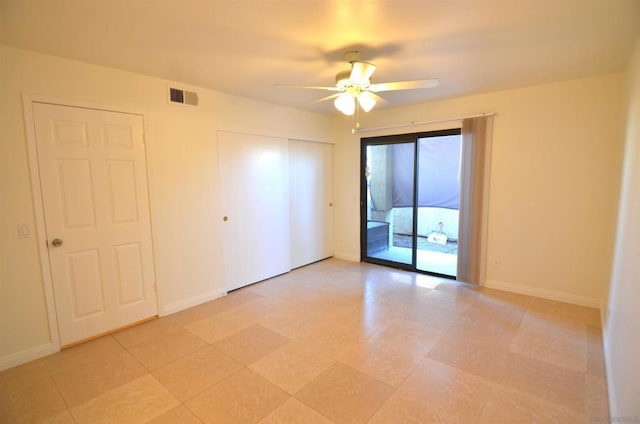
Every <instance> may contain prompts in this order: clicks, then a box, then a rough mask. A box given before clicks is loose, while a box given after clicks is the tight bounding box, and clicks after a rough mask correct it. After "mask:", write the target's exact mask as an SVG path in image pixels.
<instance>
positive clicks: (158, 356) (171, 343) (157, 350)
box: [127, 328, 207, 371]
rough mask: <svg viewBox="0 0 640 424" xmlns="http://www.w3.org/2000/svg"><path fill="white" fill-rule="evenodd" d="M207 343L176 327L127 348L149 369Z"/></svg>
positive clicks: (200, 347) (156, 367)
mask: <svg viewBox="0 0 640 424" xmlns="http://www.w3.org/2000/svg"><path fill="white" fill-rule="evenodd" d="M206 345H207V344H206V343H205V341H204V340H202V339H201V338H199V337H197V336H195V335H194V334H193V333H191V332H189V331H187V330H185V329H183V328H176V329H174V330H172V331H170V332H168V333H165V334H164V335H161V336H158V337H154V338H151V339H149V340H146V341H144V342H142V343H138V344H135V345H133V346H129V347H128V348H127V350H128V351H129V352H131V354H132V355H133V356H134V357H135V358H136V359H137V360H138V361H140V363H141V364H142V365H144V367H145V368H147V369H148V370H149V371H153V370H156V369H158V368H160V367H161V366H163V365H166V364H168V363H170V362H173V361H175V360H176V359H180V358H182V357H183V356H186V355H188V354H190V353H191V352H195V351H196V350H198V349H202V348H203V347H205V346H206Z"/></svg>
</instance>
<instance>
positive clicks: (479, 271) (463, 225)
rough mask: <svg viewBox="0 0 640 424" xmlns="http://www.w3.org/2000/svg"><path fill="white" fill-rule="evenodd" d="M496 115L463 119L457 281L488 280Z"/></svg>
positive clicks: (474, 281)
mask: <svg viewBox="0 0 640 424" xmlns="http://www.w3.org/2000/svg"><path fill="white" fill-rule="evenodd" d="M492 126H493V117H491V116H482V117H478V118H469V119H464V120H463V121H462V166H461V169H462V175H461V182H460V215H459V216H460V218H459V220H460V222H459V237H458V270H457V277H456V278H457V280H459V281H464V282H467V283H473V284H480V283H481V282H482V280H483V279H484V270H485V257H484V256H485V248H484V246H485V243H486V240H485V239H486V234H485V233H486V218H487V216H486V213H487V206H488V205H486V204H484V203H485V201H484V199H485V198H486V197H487V196H486V193H487V192H488V183H489V181H488V175H489V158H490V151H489V150H490V146H491V130H492Z"/></svg>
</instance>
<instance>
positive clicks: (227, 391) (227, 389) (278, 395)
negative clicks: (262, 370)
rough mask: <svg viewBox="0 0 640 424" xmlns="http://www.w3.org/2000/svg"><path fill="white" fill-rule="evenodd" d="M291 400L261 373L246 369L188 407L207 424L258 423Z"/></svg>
mask: <svg viewBox="0 0 640 424" xmlns="http://www.w3.org/2000/svg"><path fill="white" fill-rule="evenodd" d="M287 399H289V395H288V394H287V393H286V392H284V391H283V390H281V389H279V388H278V387H276V386H274V385H273V384H271V383H269V382H268V381H267V380H265V379H264V378H262V377H260V376H259V375H258V374H256V373H254V372H253V371H251V370H249V369H246V368H245V369H243V370H241V371H239V372H237V373H236V374H234V375H232V376H231V377H229V378H227V379H226V380H223V381H221V382H220V383H218V384H216V385H214V386H213V387H211V388H209V389H207V390H205V391H204V392H202V393H201V394H199V395H198V396H196V397H194V398H192V399H190V400H189V401H187V402H186V403H185V405H186V406H187V407H188V408H189V409H190V410H191V411H192V412H193V413H194V414H195V415H196V416H197V417H198V418H199V419H200V420H202V421H203V422H204V423H207V424H214V423H215V424H217V423H229V424H231V423H233V424H244V423H247V424H249V423H256V422H258V421H260V420H261V419H262V418H264V417H266V416H267V415H268V414H270V413H271V412H273V411H274V410H275V409H276V408H278V407H279V406H280V405H281V404H282V403H284V402H285V401H286V400H287Z"/></svg>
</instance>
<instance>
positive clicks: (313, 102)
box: [309, 93, 342, 105]
mask: <svg viewBox="0 0 640 424" xmlns="http://www.w3.org/2000/svg"><path fill="white" fill-rule="evenodd" d="M341 94H342V93H336V94H330V95H328V96H326V97H323V98H321V99H318V100H314V101H312V102H311V103H309V104H310V105H315V104H317V103H321V102H324V101H326V100H331V99H335V98H336V97H338V96H339V95H341Z"/></svg>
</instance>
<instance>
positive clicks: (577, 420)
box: [478, 385, 584, 424]
mask: <svg viewBox="0 0 640 424" xmlns="http://www.w3.org/2000/svg"><path fill="white" fill-rule="evenodd" d="M583 422H584V416H583V415H582V414H579V413H577V412H574V411H571V410H570V409H567V408H564V407H562V406H559V405H556V404H553V403H551V402H547V401H545V400H542V399H539V398H536V397H533V396H529V395H526V394H524V393H521V392H519V391H517V390H514V389H509V388H506V387H503V386H500V385H496V387H495V389H494V390H493V392H492V393H491V396H489V400H488V401H487V404H486V405H485V407H484V410H483V411H482V415H481V417H480V420H479V421H478V424H513V423H540V424H542V423H562V424H581V423H583Z"/></svg>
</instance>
